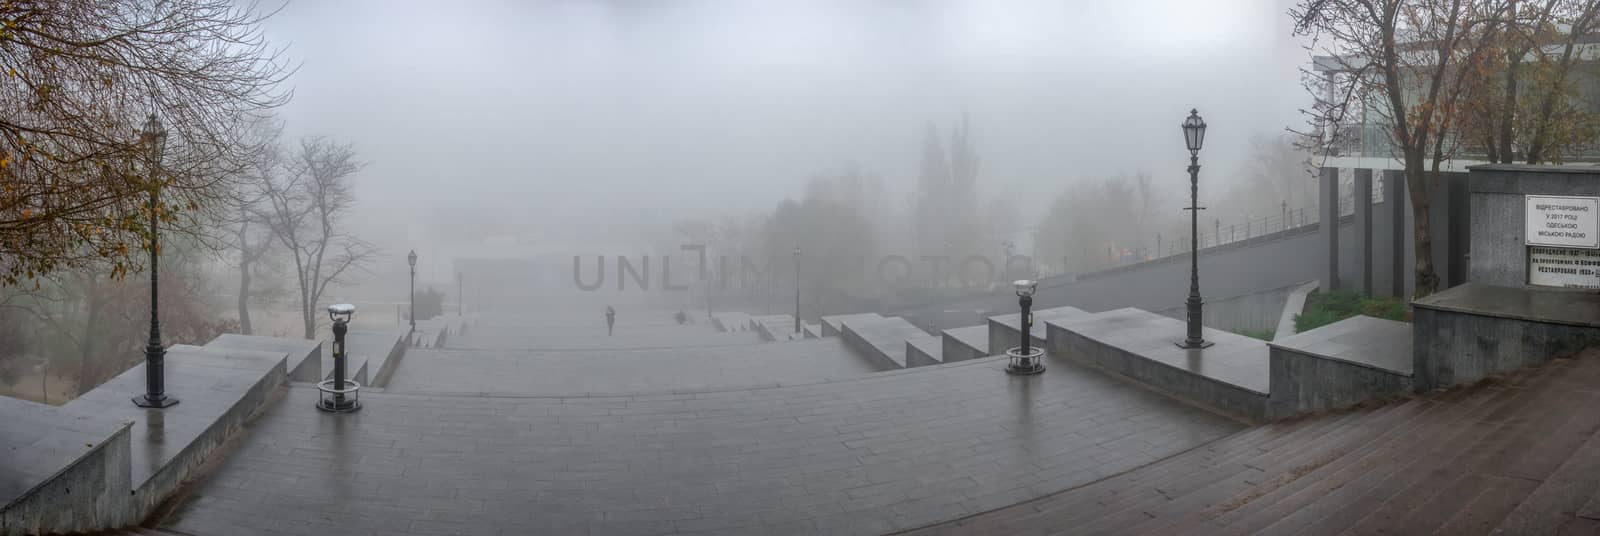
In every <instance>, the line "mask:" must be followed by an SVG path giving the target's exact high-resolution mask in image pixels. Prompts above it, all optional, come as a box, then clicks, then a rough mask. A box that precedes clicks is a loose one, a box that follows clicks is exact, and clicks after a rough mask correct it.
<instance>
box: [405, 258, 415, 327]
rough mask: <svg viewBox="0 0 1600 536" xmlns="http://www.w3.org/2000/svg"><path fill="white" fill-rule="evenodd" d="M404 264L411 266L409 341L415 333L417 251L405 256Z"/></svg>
mask: <svg viewBox="0 0 1600 536" xmlns="http://www.w3.org/2000/svg"><path fill="white" fill-rule="evenodd" d="M406 262H408V263H410V264H411V331H410V332H409V333H407V334H406V338H407V339H410V338H411V336H413V335H416V333H417V250H414V249H413V250H411V254H409V255H406Z"/></svg>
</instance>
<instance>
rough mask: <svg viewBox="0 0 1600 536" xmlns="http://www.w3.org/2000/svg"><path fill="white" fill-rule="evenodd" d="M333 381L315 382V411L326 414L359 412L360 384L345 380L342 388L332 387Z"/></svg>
mask: <svg viewBox="0 0 1600 536" xmlns="http://www.w3.org/2000/svg"><path fill="white" fill-rule="evenodd" d="M333 383H334V380H324V381H321V382H317V391H319V394H318V397H317V409H320V410H322V411H326V412H328V413H355V412H357V411H361V398H360V397H361V384H359V383H356V382H354V381H351V380H345V382H344V388H343V389H340V388H337V387H334V385H333Z"/></svg>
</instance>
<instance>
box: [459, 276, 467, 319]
mask: <svg viewBox="0 0 1600 536" xmlns="http://www.w3.org/2000/svg"><path fill="white" fill-rule="evenodd" d="M466 292H467V284H466V283H465V280H464V279H462V276H461V272H456V316H464V315H466V314H467V310H466V308H465V307H463V306H462V305H461V300H462V299H464V298H466V297H467V294H466Z"/></svg>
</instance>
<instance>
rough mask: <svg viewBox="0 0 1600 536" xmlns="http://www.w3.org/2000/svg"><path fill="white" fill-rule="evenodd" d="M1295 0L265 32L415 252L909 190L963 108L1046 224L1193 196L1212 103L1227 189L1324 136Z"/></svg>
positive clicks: (895, 7)
mask: <svg viewBox="0 0 1600 536" xmlns="http://www.w3.org/2000/svg"><path fill="white" fill-rule="evenodd" d="M1287 7H1288V4H1287V3H1286V2H1285V1H1283V0H1238V1H1234V2H1210V1H1208V2H1196V1H1194V0H1119V1H1094V0H1085V1H1055V2H1044V1H1037V2H1005V1H977V0H974V1H964V2H954V1H952V2H913V1H891V0H882V1H878V0H853V1H831V2H830V1H807V2H801V1H795V2H780V1H767V0H761V1H726V2H688V1H683V2H679V1H667V0H655V1H644V0H641V1H613V2H599V1H594V2H579V1H570V2H565V1H534V0H529V1H489V0H463V1H461V2H442V3H441V2H411V1H400V0H317V1H309V0H302V1H299V2H292V3H291V4H290V5H288V6H287V8H285V9H284V10H283V11H282V12H281V13H280V14H279V15H277V16H276V17H274V18H273V19H271V20H270V22H269V23H268V24H267V32H268V37H269V38H270V39H272V40H273V41H274V42H275V43H276V44H278V45H281V46H287V48H288V55H289V56H290V57H291V58H293V59H294V60H295V61H297V62H300V63H301V67H300V70H299V72H298V73H297V74H296V75H295V76H294V78H293V79H292V83H293V85H294V88H295V97H294V100H293V102H292V103H291V104H289V105H288V106H287V107H286V108H285V109H284V110H282V116H283V117H284V118H285V119H286V121H287V123H288V127H289V130H290V132H291V133H293V134H297V135H298V134H309V133H318V134H326V135H329V136H333V137H336V138H339V139H344V140H349V141H353V142H355V143H356V144H357V145H358V147H359V149H360V151H361V155H362V157H363V159H364V160H366V161H368V162H369V163H370V165H369V167H368V168H366V170H365V171H364V172H363V174H362V178H361V187H360V190H359V193H360V195H361V196H362V205H361V213H360V218H359V219H360V225H362V226H363V227H370V228H373V229H379V230H387V232H388V233H389V235H388V236H381V237H377V239H378V240H379V241H381V242H387V243H388V244H386V245H389V246H400V245H401V244H395V243H393V241H394V240H396V239H401V240H403V239H404V237H403V236H395V234H396V231H394V229H397V228H405V227H404V226H403V225H401V224H400V222H399V221H398V219H399V218H402V217H405V216H406V215H407V214H410V213H412V212H410V211H411V210H421V211H423V212H424V213H428V214H436V215H437V214H453V213H458V212H461V211H463V210H465V211H468V212H472V211H477V210H481V211H508V212H513V213H516V217H517V218H518V219H519V220H521V221H526V222H529V223H530V224H538V225H544V226H549V225H550V220H556V219H560V220H566V221H575V222H576V223H578V224H580V225H567V226H566V227H568V228H582V225H581V224H582V223H584V222H585V221H589V220H594V219H597V218H609V219H613V220H620V221H632V220H633V219H635V218H636V217H637V216H638V215H639V214H641V213H644V214H645V215H646V216H648V217H663V218H665V217H674V216H677V215H683V214H708V215H715V214H719V213H723V212H728V211H730V210H737V209H740V208H742V207H749V208H748V210H752V211H754V210H761V211H765V210H769V209H770V208H771V207H772V206H773V205H774V204H775V203H777V202H778V201H779V200H781V199H782V198H783V197H785V196H791V195H796V194H798V193H799V192H800V191H801V185H802V184H803V182H804V180H805V179H806V178H807V177H808V176H810V175H812V174H813V173H815V172H817V171H819V170H823V169H826V168H829V167H835V166H838V165H839V164H841V163H843V162H848V161H853V162H859V163H861V164H862V165H863V166H865V167H867V168H869V169H871V170H873V171H875V172H877V173H878V174H880V175H881V176H883V177H884V179H885V180H886V182H888V183H889V184H890V187H891V188H896V189H898V190H897V191H905V190H907V189H909V185H910V184H912V183H913V182H914V180H915V173H916V168H917V165H918V151H919V149H920V144H921V138H922V135H923V132H924V130H925V129H926V125H927V124H928V123H929V122H930V121H932V122H934V123H936V124H938V125H939V126H940V127H941V129H948V127H949V126H950V125H951V124H953V123H955V122H956V121H958V120H959V119H960V117H961V116H962V114H967V115H968V116H969V117H970V118H971V121H972V124H973V130H974V133H975V134H976V137H977V140H976V141H977V145H978V150H979V154H980V155H981V158H982V170H981V176H980V179H979V180H980V185H981V186H980V188H981V189H982V191H983V192H984V193H985V195H1010V196H1024V197H1026V198H1028V200H1025V201H1024V202H1023V206H1025V207H1028V208H1029V210H1039V209H1041V208H1042V207H1043V206H1044V205H1045V204H1046V201H1047V200H1048V199H1049V198H1050V197H1052V196H1054V195H1055V194H1056V193H1057V192H1059V191H1060V190H1061V189H1062V188H1063V187H1064V185H1066V184H1068V183H1070V182H1071V181H1074V180H1081V179H1084V178H1098V177H1105V176H1110V175H1114V174H1117V173H1124V172H1128V173H1131V172H1133V171H1136V170H1141V169H1142V170H1146V171H1149V172H1152V173H1154V174H1155V176H1156V178H1157V182H1158V183H1161V182H1163V181H1164V182H1167V183H1170V184H1172V185H1173V188H1174V192H1181V191H1182V185H1183V184H1184V182H1186V176H1185V174H1184V166H1185V165H1186V164H1187V160H1186V157H1187V154H1186V153H1185V151H1184V150H1183V142H1182V136H1181V134H1180V132H1179V129H1178V124H1179V122H1180V121H1182V119H1183V118H1184V116H1185V115H1187V113H1188V111H1189V109H1190V108H1191V107H1197V108H1199V109H1200V111H1201V114H1202V115H1204V116H1205V118H1206V120H1207V122H1208V123H1209V124H1210V125H1211V128H1210V131H1209V133H1208V137H1207V145H1206V148H1205V151H1204V152H1203V153H1202V155H1201V156H1202V159H1203V161H1202V163H1203V164H1205V165H1206V172H1205V175H1204V179H1205V180H1208V181H1209V180H1217V181H1222V180H1225V178H1226V177H1227V176H1228V175H1229V174H1230V173H1233V172H1236V171H1237V170H1238V169H1240V168H1241V166H1242V164H1243V162H1244V159H1245V158H1246V156H1247V154H1248V148H1249V138H1250V136H1252V135H1256V134H1263V133H1269V134H1270V133H1275V132H1278V131H1281V130H1282V129H1283V128H1284V127H1285V126H1289V125H1299V124H1300V123H1301V121H1302V120H1301V118H1300V115H1299V113H1298V112H1297V109H1298V108H1300V107H1301V106H1302V105H1303V104H1302V103H1304V102H1306V101H1307V98H1306V96H1305V94H1304V92H1303V90H1302V89H1301V88H1300V86H1299V73H1298V71H1297V67H1298V66H1299V65H1301V64H1302V63H1303V62H1304V61H1305V53H1304V51H1303V50H1301V49H1300V47H1299V46H1298V45H1297V44H1296V43H1295V42H1294V41H1293V39H1292V38H1291V36H1290V23H1289V20H1288V18H1287V17H1286V16H1285V14H1284V12H1285V10H1286V9H1287ZM1212 184H1213V183H1210V182H1207V183H1205V184H1203V186H1202V188H1203V189H1206V188H1207V187H1208V186H1210V185H1212ZM1219 189H1220V188H1219ZM896 197H900V196H896ZM905 202H906V201H905V200H904V199H900V198H896V199H889V200H886V203H898V204H904V203H905ZM397 209H398V210H397ZM608 213H609V214H613V216H605V214H608ZM1030 219H1031V218H1030ZM408 230H409V232H410V233H411V234H413V235H415V234H416V233H417V232H418V231H417V229H416V227H415V226H412V227H410V228H408Z"/></svg>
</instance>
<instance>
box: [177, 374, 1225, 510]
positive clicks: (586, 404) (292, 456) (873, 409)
mask: <svg viewBox="0 0 1600 536" xmlns="http://www.w3.org/2000/svg"><path fill="white" fill-rule="evenodd" d="M775 344H784V343H775ZM1004 364H1005V363H1004V361H1003V360H997V359H993V358H990V359H983V360H976V361H968V362H963V363H959V364H953V365H946V366H941V367H926V368H921V369H913V370H908V371H898V372H883V373H876V374H873V375H867V376H861V377H858V378H856V379H849V380H839V381H827V382H819V383H814V384H808V385H794V386H785V387H772V388H756V389H739V390H729V391H712V392H703V393H694V394H680V395H650V396H614V397H607V396H591V397H565V398H563V397H496V396H421V395H406V394H398V393H372V394H368V395H367V396H366V397H364V402H365V404H366V407H365V409H363V410H362V411H361V412H360V413H356V414H352V415H330V414H325V413H321V412H318V411H316V410H315V409H313V408H312V402H313V401H314V399H315V391H314V390H312V389H310V388H308V387H305V386H300V385H297V386H294V387H292V388H290V389H289V391H288V394H287V396H286V399H285V400H283V401H281V402H280V403H278V404H276V405H275V406H273V407H272V408H271V409H270V410H268V411H267V412H266V414H265V415H264V416H263V417H261V418H260V420H259V421H257V422H256V423H254V425H253V426H252V427H251V429H249V430H247V431H246V433H245V435H244V437H242V438H241V440H240V445H239V447H238V449H237V450H235V451H234V452H232V453H231V454H230V455H228V456H227V458H226V460H225V461H224V462H223V463H222V464H221V465H220V467H218V469H217V470H216V472H215V473H214V474H213V475H212V476H211V477H210V478H208V479H206V480H205V481H204V482H203V483H201V484H200V485H198V486H197V487H196V488H195V489H194V490H193V491H192V494H191V495H189V496H188V497H187V499H186V500H185V502H184V503H183V504H182V505H181V507H180V508H178V509H177V510H176V512H175V513H174V514H173V515H172V516H170V517H168V518H167V519H166V520H165V524H164V525H163V526H164V527H167V528H171V529H174V530H176V531H180V532H185V533H190V534H308V535H309V534H669V533H684V534H715V533H726V534H785V533H799V534H878V533H883V532H889V531H894V530H903V529H910V528H915V527H919V526H924V525H929V524H933V523H939V522H943V521H949V520H952V519H956V518H959V517H962V516H966V515H971V514H976V513H979V512H983V511H987V510H992V509H995V508H1000V507H1003V506H1007V505H1011V504H1015V503H1017V502H1021V501H1024V500H1027V499H1031V498H1034V497H1039V496H1043V495H1047V494H1050V493H1055V492H1059V491H1061V490H1063V489H1067V488H1071V487H1074V486H1080V485H1083V484H1087V483H1089V482H1093V481H1095V480H1098V479H1101V478H1105V477H1108V476H1111V475H1115V474H1117V473H1120V472H1123V471H1127V470H1130V469H1133V468H1136V467H1139V466H1141V465H1145V464H1149V463H1151V462H1154V461H1156V460H1160V459H1162V458H1166V457H1168V456H1171V455H1174V454H1177V453H1179V452H1183V451H1185V450H1187V449H1191V448H1194V447H1196V446H1198V445H1202V444H1205V443H1207V442H1209V441H1212V440H1215V439H1217V438H1219V437H1223V436H1226V435H1228V434H1230V433H1233V432H1236V431H1238V430H1239V429H1241V428H1242V425H1240V424H1238V423H1236V422H1233V421H1230V420H1227V419H1223V418H1221V417H1217V416H1215V415H1212V414H1209V413H1205V412H1202V411H1200V410H1196V409H1194V408H1191V407H1189V406H1186V405H1184V404H1181V403H1178V402H1175V401H1173V400H1171V399H1169V398H1166V397H1163V396H1160V395H1157V394H1153V393H1151V392H1149V391H1146V390H1143V389H1141V388H1138V387H1136V386H1133V385H1130V384H1127V383H1124V382H1120V381H1117V380H1114V379H1112V378H1109V377H1107V376H1104V375H1102V374H1101V373H1097V372H1093V371H1088V370H1084V369H1079V368H1076V367H1074V366H1072V365H1069V364H1059V365H1052V366H1051V368H1050V370H1049V371H1048V372H1047V373H1045V374H1044V375H1042V376H1036V377H1029V378H1018V377H1013V376H1009V375H1007V374H1005V373H1004V372H1003V371H1002V368H1003V367H1004ZM404 366H409V365H404ZM404 366H403V367H404ZM402 370H404V368H402Z"/></svg>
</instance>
